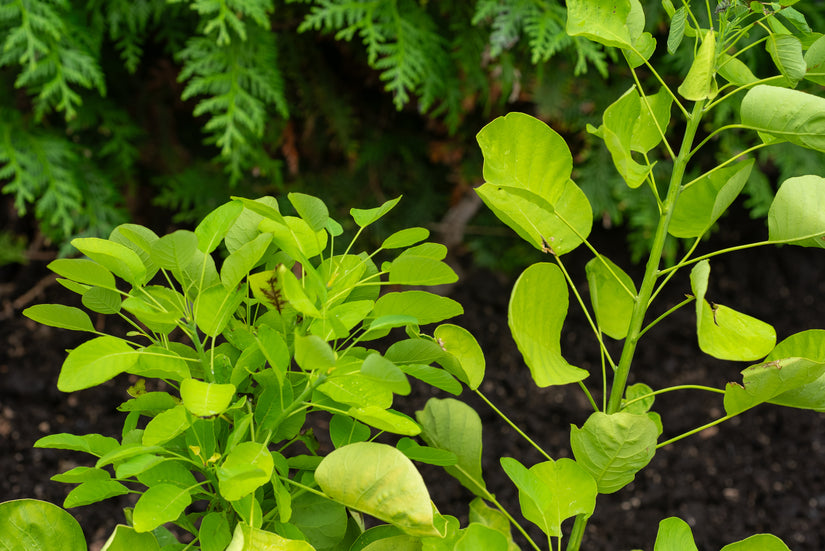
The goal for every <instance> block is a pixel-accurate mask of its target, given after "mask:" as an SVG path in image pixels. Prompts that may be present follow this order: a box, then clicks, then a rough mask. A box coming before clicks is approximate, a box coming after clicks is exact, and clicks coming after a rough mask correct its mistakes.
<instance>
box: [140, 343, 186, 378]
mask: <svg viewBox="0 0 825 551" xmlns="http://www.w3.org/2000/svg"><path fill="white" fill-rule="evenodd" d="M138 353H139V354H138V361H137V363H136V364H135V365H133V366H132V367H130V368H129V370H128V372H129V373H132V374H134V375H139V376H141V377H152V378H158V379H170V380H172V381H182V380H183V379H186V378H188V377H189V376H190V374H189V366H188V365H187V363H186V360H184V359H183V358H182V357H181V356H179V355H178V354H176V353H175V352H174V351H172V350H167V349H166V348H164V347H162V346H160V345H151V346H147V347H146V348H141V349H139V350H138Z"/></svg>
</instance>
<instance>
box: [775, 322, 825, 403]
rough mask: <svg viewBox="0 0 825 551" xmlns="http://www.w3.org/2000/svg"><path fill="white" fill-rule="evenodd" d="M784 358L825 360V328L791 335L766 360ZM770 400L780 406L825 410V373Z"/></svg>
mask: <svg viewBox="0 0 825 551" xmlns="http://www.w3.org/2000/svg"><path fill="white" fill-rule="evenodd" d="M783 358H807V359H809V360H813V361H815V362H825V330H823V329H809V330H807V331H802V332H800V333H796V334H795V335H791V336H790V337H788V338H787V339H785V340H783V341H782V342H780V343H779V344H777V345H776V348H774V349H773V350H772V351H771V353H770V354H768V356H767V358H765V361H766V362H771V361H774V360H781V359H783ZM769 402H770V403H772V404H778V405H780V406H788V407H795V408H802V409H812V410H814V411H825V375H823V376H820V377H819V378H818V379H817V380H816V381H813V382H811V383H808V384H806V385H803V386H801V387H799V388H796V389H794V390H789V391H787V392H783V393H782V394H780V395H778V396H776V397H774V398H771V399H770V400H769Z"/></svg>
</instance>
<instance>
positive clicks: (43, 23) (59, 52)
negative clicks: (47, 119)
mask: <svg viewBox="0 0 825 551" xmlns="http://www.w3.org/2000/svg"><path fill="white" fill-rule="evenodd" d="M70 8H71V3H70V2H68V1H67V0H51V1H42V0H14V1H12V2H6V3H4V5H3V6H2V7H0V32H1V33H2V34H5V40H3V43H2V48H1V49H0V51H1V52H2V53H0V67H9V66H15V65H16V66H19V67H20V72H19V74H18V76H17V78H16V79H15V81H14V85H15V87H16V88H25V89H26V90H28V92H29V93H30V94H32V95H33V96H34V108H35V114H36V116H37V118H38V119H40V118H42V117H43V116H44V115H45V114H47V113H48V112H50V111H51V110H52V109H55V110H57V111H62V112H63V113H64V115H65V117H66V119H67V120H70V119H72V118H74V117H75V116H76V115H77V109H78V108H79V106H80V105H81V104H82V97H81V95H80V92H79V91H78V88H85V89H96V90H97V91H98V92H99V93H100V94H105V93H106V84H105V82H104V79H103V73H102V71H101V69H100V66H99V64H98V61H97V59H98V55H97V53H96V50H97V49H99V47H100V28H99V27H98V26H95V25H91V24H90V22H89V21H88V20H81V19H80V18H78V17H76V15H77V13H76V12H71V11H70Z"/></svg>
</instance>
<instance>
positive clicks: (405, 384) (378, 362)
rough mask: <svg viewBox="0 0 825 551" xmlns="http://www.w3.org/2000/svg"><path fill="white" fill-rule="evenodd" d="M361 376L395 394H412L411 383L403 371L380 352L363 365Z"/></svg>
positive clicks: (374, 353)
mask: <svg viewBox="0 0 825 551" xmlns="http://www.w3.org/2000/svg"><path fill="white" fill-rule="evenodd" d="M361 375H363V376H365V377H367V378H368V379H371V380H373V381H376V382H377V383H379V384H381V385H383V386H385V387H386V388H388V389H390V390H391V391H392V392H393V393H394V394H401V395H402V396H406V395H407V394H409V393H410V390H411V389H410V382H409V381H408V380H407V376H406V375H405V374H404V372H403V371H401V369H400V368H399V367H398V366H397V365H395V364H394V363H393V362H391V361H390V360H388V359H386V358H385V357H384V356H382V355H381V354H379V353H378V352H373V353H372V354H370V355H369V356H367V357H366V358H365V359H364V363H363V364H361Z"/></svg>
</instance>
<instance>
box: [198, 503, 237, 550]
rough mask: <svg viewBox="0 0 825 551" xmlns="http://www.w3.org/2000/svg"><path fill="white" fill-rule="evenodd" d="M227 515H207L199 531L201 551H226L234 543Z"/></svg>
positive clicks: (214, 513)
mask: <svg viewBox="0 0 825 551" xmlns="http://www.w3.org/2000/svg"><path fill="white" fill-rule="evenodd" d="M226 516H227V514H226V513H218V512H212V513H207V514H206V516H204V517H203V520H202V521H201V525H200V528H199V529H198V539H199V540H200V544H201V551H226V547H227V546H228V545H229V543H230V542H231V541H232V532H230V531H229V521H227V519H226Z"/></svg>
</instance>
